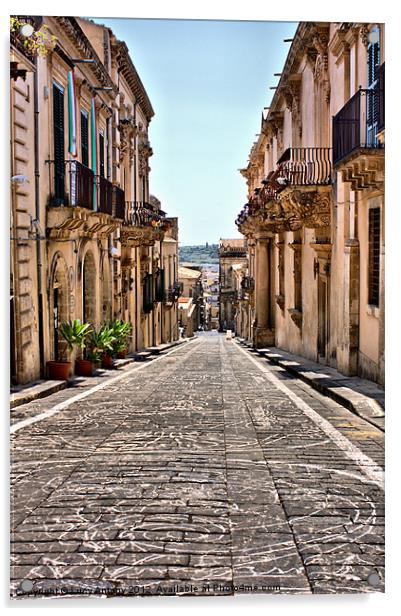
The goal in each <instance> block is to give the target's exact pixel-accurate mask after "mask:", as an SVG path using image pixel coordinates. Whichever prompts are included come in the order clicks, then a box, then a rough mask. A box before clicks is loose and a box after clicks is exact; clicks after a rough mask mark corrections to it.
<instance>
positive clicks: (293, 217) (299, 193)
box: [279, 186, 331, 230]
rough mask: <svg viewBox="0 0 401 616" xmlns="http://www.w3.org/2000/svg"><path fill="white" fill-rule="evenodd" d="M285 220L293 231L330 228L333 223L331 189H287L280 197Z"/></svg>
mask: <svg viewBox="0 0 401 616" xmlns="http://www.w3.org/2000/svg"><path fill="white" fill-rule="evenodd" d="M279 201H280V203H281V205H282V209H283V212H284V218H285V219H286V220H287V221H288V223H289V224H290V226H291V227H292V229H291V230H295V227H297V225H299V226H298V228H300V226H305V227H307V228H310V229H315V228H316V227H328V226H330V221H331V207H330V206H331V187H320V188H316V187H306V186H305V187H303V188H296V189H294V188H286V189H285V190H283V192H282V193H281V194H280V196H279Z"/></svg>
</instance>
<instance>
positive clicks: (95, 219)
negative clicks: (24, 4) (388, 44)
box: [10, 17, 178, 383]
mask: <svg viewBox="0 0 401 616" xmlns="http://www.w3.org/2000/svg"><path fill="white" fill-rule="evenodd" d="M18 20H19V22H21V23H26V24H31V25H32V26H33V28H34V30H35V31H40V32H43V33H44V40H45V44H44V45H45V47H47V53H46V54H45V55H38V54H37V53H34V52H33V51H32V50H31V49H30V48H29V45H28V47H27V46H26V45H24V38H23V35H22V34H21V30H20V29H19V28H17V29H15V30H14V31H13V32H12V34H11V58H10V64H11V80H10V87H11V175H12V180H11V238H12V241H11V293H10V296H11V364H12V365H11V374H12V380H13V381H14V382H16V383H25V382H29V381H32V380H34V379H37V378H40V377H43V376H45V374H46V362H47V361H48V360H53V359H58V358H59V356H60V354H61V352H62V351H63V350H64V349H63V342H62V340H61V337H60V336H59V333H58V328H59V325H60V323H61V322H62V321H65V320H68V319H73V318H79V319H81V320H83V321H88V322H90V323H92V324H93V325H95V326H98V325H99V324H101V323H102V322H104V321H105V320H107V319H110V318H115V317H116V318H122V319H124V320H126V321H130V322H131V323H132V325H133V330H132V337H131V340H130V349H129V350H130V351H134V350H140V349H142V348H144V347H147V346H151V345H155V344H158V343H160V342H161V341H162V340H163V341H166V340H167V338H169V337H173V338H177V337H178V327H177V324H176V323H177V306H176V303H177V297H178V296H177V294H176V292H175V291H174V289H175V288H176V287H177V282H178V279H177V268H178V255H177V245H178V244H177V239H178V236H177V233H178V227H177V219H169V218H167V217H166V214H165V213H164V212H163V211H162V209H161V205H160V202H159V201H158V200H157V199H155V198H154V197H152V196H151V195H150V193H149V172H150V167H149V158H150V157H151V155H152V148H151V146H150V143H149V139H148V127H149V123H150V121H151V119H152V116H153V115H154V111H153V108H152V105H151V103H150V100H149V97H148V95H147V93H146V90H145V88H144V86H143V84H142V82H141V80H140V77H139V75H138V73H137V71H136V69H135V66H134V65H133V63H132V60H131V58H130V56H129V53H128V49H127V46H126V44H125V43H124V42H121V41H118V40H117V39H116V37H115V36H114V34H113V32H112V31H111V30H110V29H109V28H107V27H104V26H101V25H98V24H95V23H93V22H91V21H89V20H84V19H78V18H73V17H35V18H32V17H20V18H18ZM53 37H54V38H53ZM26 40H27V39H25V41H26ZM28 40H29V37H28ZM166 299H167V301H166Z"/></svg>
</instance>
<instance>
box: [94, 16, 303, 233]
mask: <svg viewBox="0 0 401 616" xmlns="http://www.w3.org/2000/svg"><path fill="white" fill-rule="evenodd" d="M96 21H98V22H99V23H104V24H106V25H107V26H109V27H111V28H112V30H113V32H114V33H115V34H116V36H117V37H118V38H119V39H121V40H124V41H125V42H126V43H127V45H128V48H129V51H130V55H131V58H132V60H133V62H134V64H135V67H136V69H137V71H138V73H139V75H140V77H141V80H142V82H143V84H144V86H145V88H146V91H147V92H148V95H149V98H150V100H151V102H152V106H153V108H154V110H155V116H154V118H153V119H152V122H151V124H150V130H149V135H150V141H151V144H152V148H153V152H154V154H153V157H152V158H151V159H150V165H151V169H152V171H151V174H150V188H151V193H152V194H154V195H155V196H156V197H157V198H158V199H160V201H161V202H162V208H163V209H164V210H165V211H167V213H168V215H170V216H178V217H179V229H180V243H181V244H183V245H185V244H203V243H205V242H206V241H208V242H209V243H216V242H218V240H219V239H220V237H239V234H238V232H237V230H236V227H235V223H234V221H235V218H236V215H237V213H238V212H239V210H240V209H241V207H242V206H243V204H244V203H245V202H246V184H245V180H244V179H243V178H242V176H241V175H240V173H239V172H238V169H239V168H241V167H243V166H245V165H246V162H247V159H248V154H249V151H250V148H251V146H252V143H253V141H254V140H255V138H256V137H255V135H256V133H259V131H260V122H261V113H262V108H263V107H265V106H268V104H269V102H270V100H271V97H272V94H273V90H270V89H269V86H273V85H276V84H277V82H278V78H277V77H274V76H273V73H279V72H280V71H281V69H282V67H283V64H284V61H285V58H286V55H287V52H288V49H289V45H290V43H284V42H283V39H284V38H291V37H292V36H293V34H294V32H295V29H296V24H295V23H290V22H287V23H283V22H255V21H254V22H251V21H242V22H240V21H207V20H202V21H195V20H191V21H189V20H159V19H117V18H97V19H96Z"/></svg>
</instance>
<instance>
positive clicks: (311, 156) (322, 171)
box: [270, 147, 332, 189]
mask: <svg viewBox="0 0 401 616" xmlns="http://www.w3.org/2000/svg"><path fill="white" fill-rule="evenodd" d="M270 182H271V183H272V184H273V185H275V186H277V185H278V186H279V187H281V189H283V188H285V187H286V186H322V185H323V186H324V185H327V184H331V182H332V173H331V148H320V147H319V148H287V149H286V150H285V152H284V154H283V155H282V156H281V157H280V158H279V160H278V161H277V169H276V170H275V171H274V173H273V175H272V176H271V180H270Z"/></svg>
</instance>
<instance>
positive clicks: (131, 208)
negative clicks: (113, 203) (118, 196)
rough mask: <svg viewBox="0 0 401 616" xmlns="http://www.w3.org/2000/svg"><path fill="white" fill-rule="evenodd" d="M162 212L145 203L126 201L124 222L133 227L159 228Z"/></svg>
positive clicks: (162, 218)
mask: <svg viewBox="0 0 401 616" xmlns="http://www.w3.org/2000/svg"><path fill="white" fill-rule="evenodd" d="M163 214H164V212H161V210H158V209H157V208H155V207H154V206H152V205H151V204H150V203H147V202H146V201H127V202H126V217H125V220H126V222H127V223H128V224H129V225H132V226H134V227H150V226H152V227H155V228H158V227H161V226H162V223H163V220H164V216H163Z"/></svg>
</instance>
